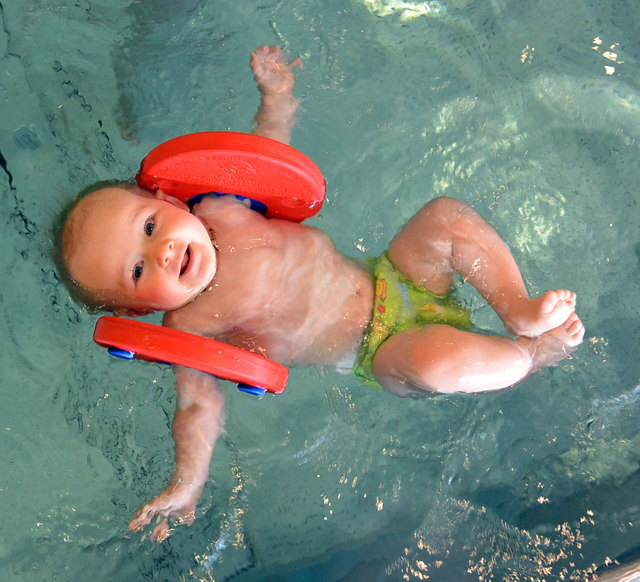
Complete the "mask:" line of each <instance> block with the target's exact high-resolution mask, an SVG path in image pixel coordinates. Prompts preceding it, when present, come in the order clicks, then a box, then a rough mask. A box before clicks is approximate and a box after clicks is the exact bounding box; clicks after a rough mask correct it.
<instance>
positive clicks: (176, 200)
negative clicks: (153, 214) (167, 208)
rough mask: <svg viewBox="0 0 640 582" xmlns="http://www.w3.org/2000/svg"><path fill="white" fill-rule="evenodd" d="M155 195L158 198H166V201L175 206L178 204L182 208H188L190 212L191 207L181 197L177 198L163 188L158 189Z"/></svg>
mask: <svg viewBox="0 0 640 582" xmlns="http://www.w3.org/2000/svg"><path fill="white" fill-rule="evenodd" d="M154 196H155V197H156V198H157V199H158V200H164V201H165V202H169V204H173V205H174V206H177V207H178V208H180V210H186V211H187V212H189V207H188V206H187V205H186V204H185V203H184V202H183V201H182V200H180V199H179V198H176V197H175V196H171V194H167V193H166V192H163V191H162V190H156V191H155V194H154Z"/></svg>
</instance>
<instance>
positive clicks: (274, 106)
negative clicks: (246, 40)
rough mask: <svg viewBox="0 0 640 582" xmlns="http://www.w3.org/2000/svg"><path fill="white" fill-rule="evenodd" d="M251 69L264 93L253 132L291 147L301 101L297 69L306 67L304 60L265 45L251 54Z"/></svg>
mask: <svg viewBox="0 0 640 582" xmlns="http://www.w3.org/2000/svg"><path fill="white" fill-rule="evenodd" d="M250 66H251V70H252V71H253V75H254V78H255V80H256V82H257V83H258V89H259V90H260V93H261V94H262V100H261V102H260V108H259V109H258V113H256V116H255V118H254V119H255V120H256V123H257V126H256V128H255V129H254V130H253V132H252V133H254V134H255V135H262V136H265V137H270V138H271V139H277V140H278V141H281V142H283V143H286V144H288V143H289V141H290V140H291V132H292V131H293V126H294V125H295V113H296V110H297V109H298V100H297V99H296V98H295V97H294V96H293V85H294V83H295V77H294V75H293V69H295V68H296V67H298V68H300V69H301V68H302V60H301V59H299V58H297V59H293V61H291V62H290V63H288V64H287V58H286V56H285V55H284V54H283V52H282V50H281V49H280V47H277V46H261V47H259V48H257V49H256V50H255V51H253V52H252V53H251V62H250Z"/></svg>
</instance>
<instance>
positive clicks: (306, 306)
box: [232, 265, 373, 366]
mask: <svg viewBox="0 0 640 582" xmlns="http://www.w3.org/2000/svg"><path fill="white" fill-rule="evenodd" d="M342 273H343V274H342V276H340V277H338V278H335V280H333V281H331V280H329V281H327V280H326V279H323V278H322V277H320V278H319V280H318V281H317V282H316V285H315V286H306V287H305V289H304V292H303V293H300V294H296V293H291V292H290V293H289V294H288V295H285V294H284V293H283V297H287V300H286V301H283V302H282V304H281V308H280V309H276V310H275V311H274V312H273V313H271V316H267V317H266V318H264V317H263V318H259V319H256V320H254V321H253V322H251V323H249V322H247V323H248V325H246V326H244V325H243V326H242V328H243V330H242V332H240V333H241V334H242V335H243V336H244V337H243V339H242V341H243V343H245V345H244V347H246V348H248V349H251V350H252V351H258V352H260V353H263V354H264V355H265V356H267V357H269V358H271V359H274V360H276V361H279V362H281V363H283V364H285V365H289V366H294V365H318V366H322V365H331V364H335V363H336V362H338V361H339V360H341V359H342V358H344V356H345V355H346V354H349V353H352V352H353V351H354V350H355V349H357V347H358V346H359V345H360V343H361V342H362V338H363V336H364V334H365V332H366V330H367V327H368V325H369V322H370V320H371V315H372V309H373V282H372V279H371V277H370V275H369V274H368V273H366V272H364V271H362V270H361V269H359V268H358V267H356V266H355V265H354V266H353V269H351V268H350V269H349V270H348V271H347V272H344V271H342ZM324 276H326V277H331V273H330V272H327V273H325V274H324ZM263 315H264V314H263ZM274 319H275V320H277V321H278V322H279V325H273V323H274ZM237 331H238V330H236V333H237ZM237 341H238V338H234V340H232V343H237Z"/></svg>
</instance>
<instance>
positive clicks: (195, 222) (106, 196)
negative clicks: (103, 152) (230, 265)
mask: <svg viewBox="0 0 640 582" xmlns="http://www.w3.org/2000/svg"><path fill="white" fill-rule="evenodd" d="M83 206H84V208H82V207H83ZM73 212H74V213H75V212H80V214H79V216H82V225H81V227H80V229H79V232H78V233H77V235H75V236H76V237H77V240H75V243H76V245H75V248H76V249H77V250H76V251H75V252H73V253H72V255H71V256H70V257H67V265H68V268H69V274H70V275H71V277H72V278H73V279H74V280H75V281H77V282H78V283H79V284H80V285H82V286H83V287H85V288H86V289H88V290H89V291H91V292H93V293H95V294H96V295H97V296H98V298H100V296H101V295H104V297H105V298H107V300H108V301H110V302H112V303H115V304H117V305H121V306H123V307H126V308H128V309H131V310H133V311H148V310H162V311H169V310H172V309H177V308H179V307H182V306H183V305H185V304H186V303H188V302H190V301H192V300H193V299H195V298H196V297H197V296H198V294H199V293H201V292H202V291H203V290H204V289H205V287H206V286H207V285H209V283H210V282H211V281H212V279H213V277H214V275H215V273H216V254H215V249H214V247H213V245H212V243H211V240H210V238H209V235H208V233H207V229H206V228H205V226H204V225H203V224H202V222H200V220H199V219H198V218H197V217H195V216H194V215H192V214H190V213H189V211H188V209H187V207H186V206H185V205H184V204H182V203H181V202H179V201H177V200H175V199H172V198H170V197H167V196H165V195H163V194H162V193H161V192H160V193H158V194H157V195H156V196H153V195H150V194H148V193H145V191H143V190H141V191H140V195H138V194H135V193H132V192H129V191H127V190H123V189H121V188H105V189H103V190H99V191H97V192H94V193H93V194H90V195H89V196H87V197H86V198H84V199H82V200H81V201H80V203H79V204H78V206H77V207H76V209H74V211H73ZM72 214H73V213H72Z"/></svg>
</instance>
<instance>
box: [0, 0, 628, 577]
mask: <svg viewBox="0 0 640 582" xmlns="http://www.w3.org/2000/svg"><path fill="white" fill-rule="evenodd" d="M0 19H1V20H2V26H1V27H0V58H1V59H2V61H1V63H2V64H1V66H0V97H1V98H2V115H1V116H0V124H1V131H0V152H1V153H2V158H0V162H2V167H1V168H0V197H1V204H2V208H3V212H2V217H3V220H4V227H3V229H2V231H1V235H0V236H2V248H3V251H4V252H3V253H2V267H1V269H2V273H3V275H2V276H3V285H2V291H1V295H0V306H1V308H2V316H1V317H0V322H1V323H0V334H1V337H2V346H3V350H2V370H3V372H4V374H3V380H2V390H1V391H0V394H1V395H2V396H1V404H0V435H1V438H0V454H1V458H2V461H3V463H4V470H3V471H2V474H1V476H0V501H1V503H2V509H3V514H4V519H3V520H2V525H1V526H0V577H1V578H2V580H7V581H11V582H13V581H20V582H23V581H30V580H33V581H38V582H40V581H43V580H86V579H92V580H95V581H96V582H98V581H102V580H105V581H106V580H109V581H110V580H114V579H118V580H124V581H138V580H147V579H154V580H168V581H177V580H207V581H210V580H217V581H221V580H242V581H244V580H247V581H253V580H278V581H280V580H286V581H288V582H289V581H290V582H294V581H295V582H297V581H313V582H315V581H323V582H325V581H338V580H345V581H359V580H364V581H373V580H424V579H426V577H427V576H429V580H432V581H433V580H435V581H459V580H483V581H484V580H495V581H499V580H514V581H515V580H559V579H565V580H582V579H587V578H588V577H589V572H591V571H593V569H595V568H596V567H598V566H601V565H603V564H605V563H607V562H608V561H609V560H614V559H616V558H618V559H620V560H622V561H624V560H626V559H632V558H634V557H637V556H638V554H639V553H640V542H639V541H638V540H639V539H640V529H639V527H640V526H639V525H638V524H639V522H640V509H639V506H638V501H637V500H638V495H639V493H640V471H639V468H640V467H639V465H640V438H639V437H638V418H640V385H639V377H640V362H639V359H638V357H637V354H638V345H639V339H640V333H639V327H640V326H639V322H640V315H639V308H638V305H639V304H640V290H639V285H638V283H639V281H640V277H639V274H640V233H639V230H640V228H639V220H638V219H639V218H640V213H639V212H638V194H637V185H638V183H639V182H640V169H639V165H638V149H639V142H640V100H639V98H640V95H639V90H640V87H639V81H638V80H639V79H640V74H639V73H640V64H639V59H640V45H639V43H638V36H637V31H638V30H640V8H638V6H637V3H635V2H632V1H631V0H628V1H624V0H620V1H615V0H608V1H607V0H603V1H596V0H592V1H583V2H563V3H559V2H549V1H547V0H537V1H535V2H534V1H531V0H511V1H507V0H491V1H489V2H471V1H469V0H449V2H442V3H437V4H436V3H435V2H432V3H412V2H400V1H394V0H389V1H386V2H385V1H382V0H376V1H365V0H353V1H344V0H343V1H340V2H338V1H334V0H329V1H325V2H322V3H319V2H313V1H311V0H301V1H297V2H293V1H288V0H281V1H275V0H274V1H269V0H267V1H265V2H262V3H259V4H257V5H256V3H253V2H247V1H243V0H240V1H237V2H233V3H232V2H213V1H211V0H210V1H206V0H202V1H199V2H198V1H196V0H188V1H186V0H185V1H182V2H180V1H178V0H176V1H175V2H170V1H169V0H162V1H153V0H148V1H146V2H130V1H126V2H125V1H118V0H116V1H106V0H100V1H88V0H63V1H56V2H53V1H39V2H33V1H28V2H22V1H18V0H2V2H0ZM278 42H282V43H287V44H288V46H289V48H290V50H291V52H292V54H293V55H300V56H302V57H303V58H304V60H305V63H306V66H305V70H304V71H303V72H301V73H300V74H299V75H298V81H297V89H296V93H297V95H298V96H299V97H300V98H301V100H302V107H301V112H300V115H299V126H298V129H297V130H296V133H295V136H294V141H293V145H294V146H296V147H297V148H299V149H300V150H302V151H304V152H305V153H306V154H307V155H309V156H311V157H312V158H313V159H314V160H315V161H316V163H317V164H318V165H319V166H320V167H321V169H322V170H323V172H324V174H325V177H326V179H327V182H328V202H327V204H326V206H325V207H324V209H323V211H322V213H321V215H320V217H319V218H316V219H314V220H313V222H314V224H316V225H319V226H321V227H322V228H324V229H325V230H327V231H328V232H329V233H330V234H332V235H333V236H334V238H335V240H336V243H337V245H338V246H339V248H340V249H341V250H343V251H344V252H345V253H347V254H350V255H353V256H371V255H375V254H377V253H379V252H380V251H381V250H382V249H384V248H385V246H386V244H387V242H388V240H389V239H390V237H391V236H392V235H393V233H395V232H396V231H397V229H398V228H399V227H400V226H401V225H402V224H403V222H404V221H405V220H406V219H407V218H408V217H409V216H410V215H412V214H413V213H414V212H415V211H416V210H417V209H418V208H419V207H420V206H421V205H422V204H423V203H424V202H425V201H427V200H429V199H430V198H432V197H434V196H436V195H440V194H447V195H451V196H454V197H457V198H461V199H463V200H465V201H467V202H469V203H470V204H472V205H473V206H474V207H475V208H477V209H478V210H479V211H480V212H481V213H482V214H483V215H484V216H485V217H486V218H487V219H489V220H490V221H491V222H492V223H493V224H494V225H495V226H496V228H497V229H498V230H499V231H500V232H501V234H502V235H503V236H504V237H505V239H506V240H507V242H508V243H509V245H510V247H511V248H512V250H513V253H514V255H515V256H516V258H517V260H518V262H519V263H520V265H521V266H522V270H523V272H524V274H525V277H526V279H527V281H528V283H529V285H530V288H531V290H532V292H534V293H536V292H540V291H543V290H546V289H548V288H556V287H564V286H566V287H569V288H571V289H574V290H576V291H577V293H578V296H579V306H578V308H579V312H580V315H581V316H582V318H583V320H584V321H585V324H586V327H587V338H586V340H585V343H584V345H583V347H581V348H580V350H579V351H577V352H576V353H575V354H574V355H573V357H572V358H570V359H568V360H565V361H564V362H563V363H562V364H561V365H560V366H558V367H556V368H553V369H549V370H545V371H543V372H541V373H538V374H536V375H535V376H533V377H531V378H529V379H528V380H527V381H525V382H524V383H522V384H521V385H519V386H518V387H516V388H514V389H512V390H508V391H504V392H500V393H497V394H490V395H484V396H481V397H478V396H459V395H454V396H447V397H437V398H431V399H427V400H422V401H406V400H399V399H395V398H393V397H391V396H388V395H386V394H381V393H378V392H376V391H373V390H371V389H369V388H366V387H363V386H361V385H359V384H358V383H357V382H356V380H354V379H352V378H350V377H346V376H340V375H338V374H337V373H335V372H333V371H331V370H324V371H318V370H314V369H302V370H300V369H298V370H293V371H292V373H291V376H290V382H289V387H288V390H287V392H286V393H285V394H284V395H282V396H280V397H277V398H275V397H274V398H265V399H263V400H261V401H258V400H253V399H251V398H249V397H247V396H245V395H242V394H239V393H236V392H235V390H234V389H233V388H232V387H231V386H230V387H229V391H228V394H229V396H228V421H227V429H228V434H227V436H226V437H225V438H224V440H223V441H221V442H220V443H219V445H218V447H217V449H216V453H215V458H214V463H213V465H212V470H211V481H210V482H209V484H208V485H207V487H206V489H205V492H204V495H203V498H202V504H201V506H200V509H199V514H198V519H197V520H196V522H195V524H194V525H193V526H192V527H191V528H189V529H186V528H185V529H179V530H177V531H176V533H175V534H174V535H173V536H172V537H171V538H170V539H169V540H168V541H167V542H165V543H164V544H162V545H154V544H152V543H151V542H150V541H148V540H147V539H143V538H142V537H140V536H134V535H130V534H129V533H128V532H127V530H126V524H127V523H128V521H129V519H130V517H131V515H132V514H133V513H134V512H135V510H136V509H137V507H138V506H139V505H140V504H141V503H142V502H143V501H145V500H147V499H148V498H150V497H151V496H153V495H154V494H155V493H156V492H158V491H160V490H161V489H162V487H163V486H164V484H165V483H166V480H167V478H168V476H169V474H170V471H171V467H172V455H173V452H172V441H171V438H170V433H169V426H170V420H171V416H172V412H173V406H174V402H173V393H172V388H171V386H172V376H171V373H170V371H168V370H166V369H164V368H162V367H160V366H156V365H150V364H149V365H147V364H129V363H124V362H120V361H113V360H111V359H109V358H108V357H107V356H106V354H105V353H104V350H102V349H100V348H98V347H96V346H94V345H93V343H92V341H91V333H92V329H93V325H94V323H95V319H96V316H94V315H91V314H88V313H86V312H85V311H84V310H83V309H82V308H81V307H80V306H78V305H76V304H74V303H73V302H72V301H71V300H70V299H69V296H68V293H67V291H66V290H65V288H64V287H63V286H62V285H61V284H60V283H59V281H58V278H57V276H56V273H55V269H54V266H53V263H52V261H51V258H50V254H51V244H52V243H51V240H52V224H53V222H54V220H55V217H56V215H57V213H58V212H59V210H60V208H61V206H62V205H63V204H64V203H65V202H66V201H68V200H69V199H71V197H72V196H73V195H74V193H75V192H76V191H78V190H80V189H82V188H83V187H85V186H86V185H88V184H91V183H93V182H96V181H98V180H104V179H108V178H129V177H131V176H132V175H133V174H134V172H135V170H136V167H137V165H138V163H139V161H140V159H141V158H142V157H143V156H144V155H145V153H146V152H147V151H148V150H150V149H151V148H152V147H153V146H155V145H156V144H157V143H159V142H160V141H163V140H165V139H168V138H171V137H174V136H176V135H179V134H182V133H187V132H190V131H201V130H207V129H231V130H237V131H245V130H248V129H249V128H250V127H251V119H252V117H253V115H254V113H255V110H256V107H257V104H258V99H259V95H258V93H257V91H256V89H255V86H254V82H253V80H252V78H251V73H250V71H249V69H248V60H249V51H250V50H251V49H253V48H255V47H256V46H258V45H260V44H265V43H278ZM464 297H465V300H466V301H467V302H468V304H469V305H470V306H471V307H472V309H473V310H474V320H475V321H476V322H478V325H479V326H481V327H483V328H486V329H487V330H488V331H498V332H499V331H501V330H500V326H499V322H498V321H497V319H496V318H495V316H493V315H492V314H491V312H490V311H489V310H488V309H487V308H486V307H483V305H482V302H481V301H479V300H478V298H477V296H475V295H474V294H473V293H472V292H470V291H466V292H465V294H464Z"/></svg>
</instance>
